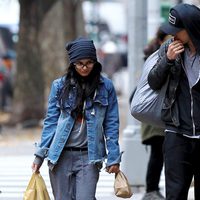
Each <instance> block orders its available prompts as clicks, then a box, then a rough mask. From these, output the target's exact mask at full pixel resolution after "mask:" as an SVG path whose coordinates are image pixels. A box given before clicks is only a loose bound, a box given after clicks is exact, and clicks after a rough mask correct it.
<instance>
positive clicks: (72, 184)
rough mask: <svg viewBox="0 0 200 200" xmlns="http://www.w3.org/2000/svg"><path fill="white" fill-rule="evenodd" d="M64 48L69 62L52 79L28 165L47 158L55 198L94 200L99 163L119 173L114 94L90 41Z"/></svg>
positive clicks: (116, 113) (39, 162) (35, 166)
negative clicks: (36, 143)
mask: <svg viewBox="0 0 200 200" xmlns="http://www.w3.org/2000/svg"><path fill="white" fill-rule="evenodd" d="M66 49H67V52H68V56H69V61H70V65H69V67H68V70H67V73H66V75H65V76H63V77H61V78H59V79H57V80H54V81H53V84H52V88H51V91H50V95H49V101H48V109H47V115H46V118H45V120H44V127H43V131H42V136H41V143H40V145H39V146H38V149H37V151H36V152H35V156H36V158H35V160H34V162H33V164H32V169H33V170H34V171H36V172H38V171H39V169H40V166H41V164H42V162H43V160H44V158H47V160H48V166H49V168H50V170H49V175H50V182H51V186H52V189H53V195H54V198H55V199H56V200H64V199H67V200H72V199H76V200H86V199H87V200H94V199H95V192H96V185H97V182H98V178H99V171H100V169H101V167H102V162H103V161H104V160H105V159H107V162H106V169H107V172H108V173H117V172H119V163H120V160H121V154H120V150H119V144H118V136H119V114H118V103H117V97H116V93H115V89H114V87H113V84H112V82H111V81H110V80H109V79H107V78H105V77H103V76H102V75H101V68H102V66H101V64H100V63H99V62H98V61H97V57H96V49H95V46H94V44H93V41H92V40H89V39H87V38H78V39H76V40H74V41H72V42H70V43H69V44H67V46H66Z"/></svg>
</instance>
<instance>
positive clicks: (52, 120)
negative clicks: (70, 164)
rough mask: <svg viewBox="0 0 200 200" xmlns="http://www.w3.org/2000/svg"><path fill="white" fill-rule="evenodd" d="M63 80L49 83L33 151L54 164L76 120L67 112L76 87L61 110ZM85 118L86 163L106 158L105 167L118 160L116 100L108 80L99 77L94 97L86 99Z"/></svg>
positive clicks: (73, 98)
mask: <svg viewBox="0 0 200 200" xmlns="http://www.w3.org/2000/svg"><path fill="white" fill-rule="evenodd" d="M64 79H65V77H62V78H59V79H56V80H54V81H53V83H52V87H51V91H50V95H49V99H48V109H47V114H46V117H45V120H44V126H43V131H42V136H41V142H40V144H39V145H38V147H37V150H36V152H35V155H36V156H39V157H41V158H43V159H44V158H47V160H49V161H50V163H51V164H53V165H55V164H56V163H57V161H58V159H59V157H60V155H61V152H62V150H63V148H64V146H65V143H66V141H67V139H68V137H69V135H70V133H71V130H72V128H73V125H74V122H75V120H74V118H73V117H72V116H71V115H70V113H71V110H72V108H73V106H74V102H75V98H76V95H77V94H76V89H75V90H73V91H72V92H71V93H70V94H69V97H68V98H67V99H66V102H65V104H64V105H65V106H64V107H65V108H64V110H61V109H60V105H59V102H58V98H59V95H60V93H61V90H62V88H63V85H64ZM92 101H93V103H92ZM85 119H86V124H87V138H88V157H89V162H90V163H98V162H102V161H104V159H106V158H107V163H106V166H110V165H113V164H117V163H120V161H121V154H120V150H119V143H118V139H119V113H118V102H117V97H116V92H115V89H114V86H113V84H112V82H111V80H109V79H107V78H105V77H103V76H101V79H100V84H99V86H98V89H97V90H96V94H95V96H94V99H93V100H91V99H87V100H86V106H85Z"/></svg>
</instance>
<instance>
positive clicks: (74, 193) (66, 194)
mask: <svg viewBox="0 0 200 200" xmlns="http://www.w3.org/2000/svg"><path fill="white" fill-rule="evenodd" d="M49 176H50V182H51V186H52V190H53V195H54V198H55V200H95V199H96V198H95V193H96V186H97V182H98V179H99V169H98V168H97V166H96V165H94V164H88V152H87V151H83V152H81V151H63V153H62V154H61V157H60V158H59V161H58V163H57V165H56V166H55V167H54V168H53V170H52V171H51V170H49Z"/></svg>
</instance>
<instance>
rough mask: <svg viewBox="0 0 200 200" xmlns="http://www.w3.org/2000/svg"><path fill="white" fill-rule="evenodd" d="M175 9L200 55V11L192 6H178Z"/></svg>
mask: <svg viewBox="0 0 200 200" xmlns="http://www.w3.org/2000/svg"><path fill="white" fill-rule="evenodd" d="M173 9H174V10H176V12H177V13H178V14H179V16H180V18H181V21H182V24H183V26H184V29H185V30H186V31H187V33H188V34H189V36H190V38H191V40H192V42H193V44H194V46H195V47H196V50H197V52H198V53H200V9H199V8H198V7H197V6H194V5H190V4H178V5H176V6H175V7H174V8H173Z"/></svg>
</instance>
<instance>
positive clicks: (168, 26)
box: [160, 23, 183, 35]
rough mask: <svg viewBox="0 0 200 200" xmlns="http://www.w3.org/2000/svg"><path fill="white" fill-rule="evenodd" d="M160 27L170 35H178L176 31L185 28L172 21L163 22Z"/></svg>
mask: <svg viewBox="0 0 200 200" xmlns="http://www.w3.org/2000/svg"><path fill="white" fill-rule="evenodd" d="M160 29H161V30H162V31H163V32H165V33H166V34H169V35H176V33H178V32H179V31H181V30H183V28H177V27H175V26H173V25H171V24H170V23H166V24H163V25H162V26H161V28H160Z"/></svg>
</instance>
